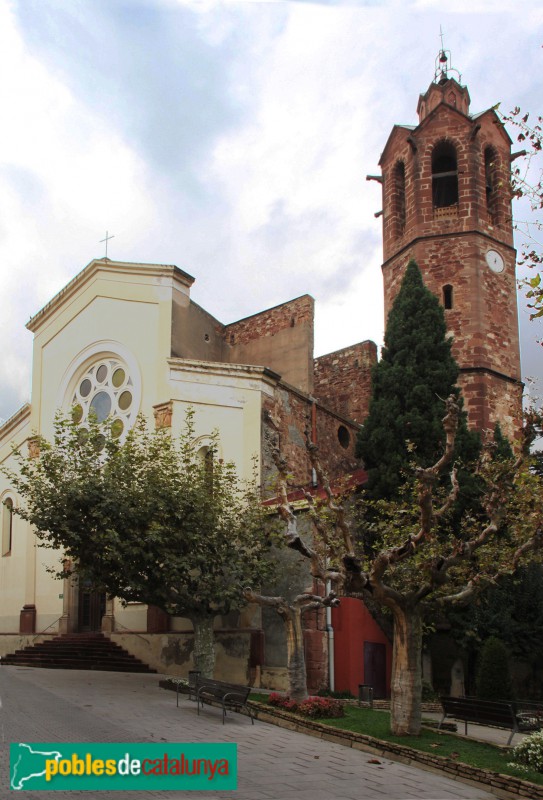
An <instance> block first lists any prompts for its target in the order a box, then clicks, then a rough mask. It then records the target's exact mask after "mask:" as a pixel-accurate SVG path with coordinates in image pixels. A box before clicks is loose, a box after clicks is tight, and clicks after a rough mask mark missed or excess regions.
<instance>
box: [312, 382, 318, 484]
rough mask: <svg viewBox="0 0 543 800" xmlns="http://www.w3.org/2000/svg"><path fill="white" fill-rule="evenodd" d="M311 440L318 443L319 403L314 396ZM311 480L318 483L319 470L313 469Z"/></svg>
mask: <svg viewBox="0 0 543 800" xmlns="http://www.w3.org/2000/svg"><path fill="white" fill-rule="evenodd" d="M311 442H312V444H317V403H316V400H315V398H314V397H312V398H311ZM311 482H312V484H313V487H315V486H316V485H317V472H316V470H315V468H314V467H313V468H312V469H311Z"/></svg>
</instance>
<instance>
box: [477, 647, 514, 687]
mask: <svg viewBox="0 0 543 800" xmlns="http://www.w3.org/2000/svg"><path fill="white" fill-rule="evenodd" d="M477 697H478V698H479V699H481V700H510V699H512V697H513V682H512V680H511V673H510V671H509V655H508V652H507V648H506V646H505V645H504V643H503V642H502V641H501V639H497V638H496V637H495V636H490V637H489V638H488V639H487V640H486V641H485V643H484V644H483V647H482V649H481V653H480V656H479V666H478V669H477Z"/></svg>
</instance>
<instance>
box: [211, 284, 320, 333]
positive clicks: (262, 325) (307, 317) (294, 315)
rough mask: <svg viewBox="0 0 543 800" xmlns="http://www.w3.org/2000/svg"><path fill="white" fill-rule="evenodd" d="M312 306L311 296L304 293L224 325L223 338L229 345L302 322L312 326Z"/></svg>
mask: <svg viewBox="0 0 543 800" xmlns="http://www.w3.org/2000/svg"><path fill="white" fill-rule="evenodd" d="M313 308H314V301H313V298H312V297H310V296H309V295H307V294H304V295H302V296H301V297H297V298H296V299H294V300H289V301H288V302H287V303H282V304H281V305H279V306H274V308H268V309H266V310H265V311H260V312H259V313H258V314H253V315H252V316H250V317H245V319H241V320H238V322H232V323H231V324H230V325H225V326H224V329H223V332H222V333H223V338H224V340H225V342H227V344H230V345H238V344H247V343H248V342H252V341H254V340H255V339H260V338H262V337H264V336H275V335H276V334H277V333H278V332H279V331H282V330H284V329H286V328H293V327H294V326H295V325H301V324H302V323H307V324H308V325H311V326H312V325H313Z"/></svg>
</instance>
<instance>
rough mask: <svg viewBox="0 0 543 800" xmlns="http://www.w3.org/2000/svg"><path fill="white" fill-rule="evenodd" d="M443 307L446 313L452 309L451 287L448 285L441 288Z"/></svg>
mask: <svg viewBox="0 0 543 800" xmlns="http://www.w3.org/2000/svg"><path fill="white" fill-rule="evenodd" d="M443 307H444V308H445V309H446V310H447V311H450V309H451V308H452V307H453V287H452V286H451V285H450V284H447V286H444V287H443Z"/></svg>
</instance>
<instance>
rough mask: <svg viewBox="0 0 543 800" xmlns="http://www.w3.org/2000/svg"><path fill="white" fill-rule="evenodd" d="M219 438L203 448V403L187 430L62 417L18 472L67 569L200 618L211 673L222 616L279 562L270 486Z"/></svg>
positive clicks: (126, 595)
mask: <svg viewBox="0 0 543 800" xmlns="http://www.w3.org/2000/svg"><path fill="white" fill-rule="evenodd" d="M106 422H107V421H106ZM217 447H218V435H217V434H214V435H213V436H212V437H211V440H210V443H209V446H208V448H207V451H206V452H205V453H202V451H201V448H200V446H199V445H198V443H197V441H196V436H195V430H194V413H193V412H192V411H189V412H188V413H187V416H186V420H185V425H184V428H183V430H182V432H181V434H180V435H179V436H178V437H174V436H172V435H171V433H170V430H169V429H167V428H157V429H153V430H149V428H148V425H147V423H146V421H145V419H144V418H143V417H139V419H138V421H137V422H136V424H135V426H134V427H133V428H132V430H131V431H130V432H129V433H128V435H127V437H126V440H125V441H124V442H121V441H120V440H119V439H118V438H116V437H115V427H114V426H112V425H111V424H109V425H108V424H103V425H99V424H98V423H97V422H96V421H92V420H90V421H89V424H88V426H87V427H86V428H82V427H81V426H80V425H78V424H77V423H76V422H75V421H73V420H72V419H71V418H67V417H65V416H62V415H59V416H57V418H56V421H55V427H54V436H53V439H52V441H48V440H47V439H45V438H44V437H37V438H36V439H35V440H34V442H33V447H32V448H31V449H32V453H33V455H26V454H24V453H23V452H21V451H16V453H15V456H16V459H17V466H16V469H14V470H12V471H9V472H8V474H9V476H10V479H11V482H12V485H13V487H14V488H15V489H16V491H17V492H18V494H19V495H20V497H21V498H22V500H23V502H22V504H21V505H20V506H19V507H17V508H16V509H14V510H15V512H16V513H18V514H20V516H21V517H23V519H25V520H27V521H28V522H30V523H31V524H32V526H33V527H34V530H35V533H36V536H37V537H38V539H39V540H40V543H41V545H42V546H45V547H50V548H54V549H58V550H59V551H60V556H59V564H58V568H57V569H56V570H54V571H55V574H56V576H57V577H59V578H63V577H66V576H68V575H70V574H71V573H72V572H73V571H75V573H76V574H77V575H78V577H79V580H85V581H86V582H88V583H90V585H92V586H93V587H94V588H96V589H97V590H100V591H104V592H106V593H107V594H109V595H110V596H114V597H117V598H119V599H120V600H121V601H123V602H124V603H128V602H130V601H138V602H143V603H147V604H150V605H154V606H157V607H158V608H160V609H163V610H164V611H166V612H167V613H168V614H171V615H176V616H183V617H187V618H189V619H190V620H191V621H192V624H193V627H194V652H193V658H194V665H195V668H196V669H199V670H200V671H201V672H202V674H204V675H206V676H211V675H212V674H213V667H214V660H215V656H214V636H213V620H214V618H215V616H216V615H219V614H227V613H229V612H230V611H232V610H236V609H239V608H240V607H242V606H243V605H245V604H246V601H245V599H244V596H243V589H244V587H245V586H246V585H247V583H249V582H252V584H253V585H259V584H260V583H261V582H262V581H264V580H269V579H270V578H271V575H272V574H273V568H274V565H273V562H272V561H271V560H270V559H269V558H267V555H268V552H269V549H270V544H271V540H272V534H270V532H269V525H266V524H265V522H264V517H265V512H264V510H263V508H262V505H261V501H260V491H259V486H258V485H257V482H256V480H252V481H250V482H248V483H243V482H242V481H240V480H239V478H238V475H237V472H236V468H235V465H234V464H233V463H230V462H223V461H222V460H221V459H219V458H218V457H217ZM36 453H38V455H37V456H36V455H35V454H36Z"/></svg>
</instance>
